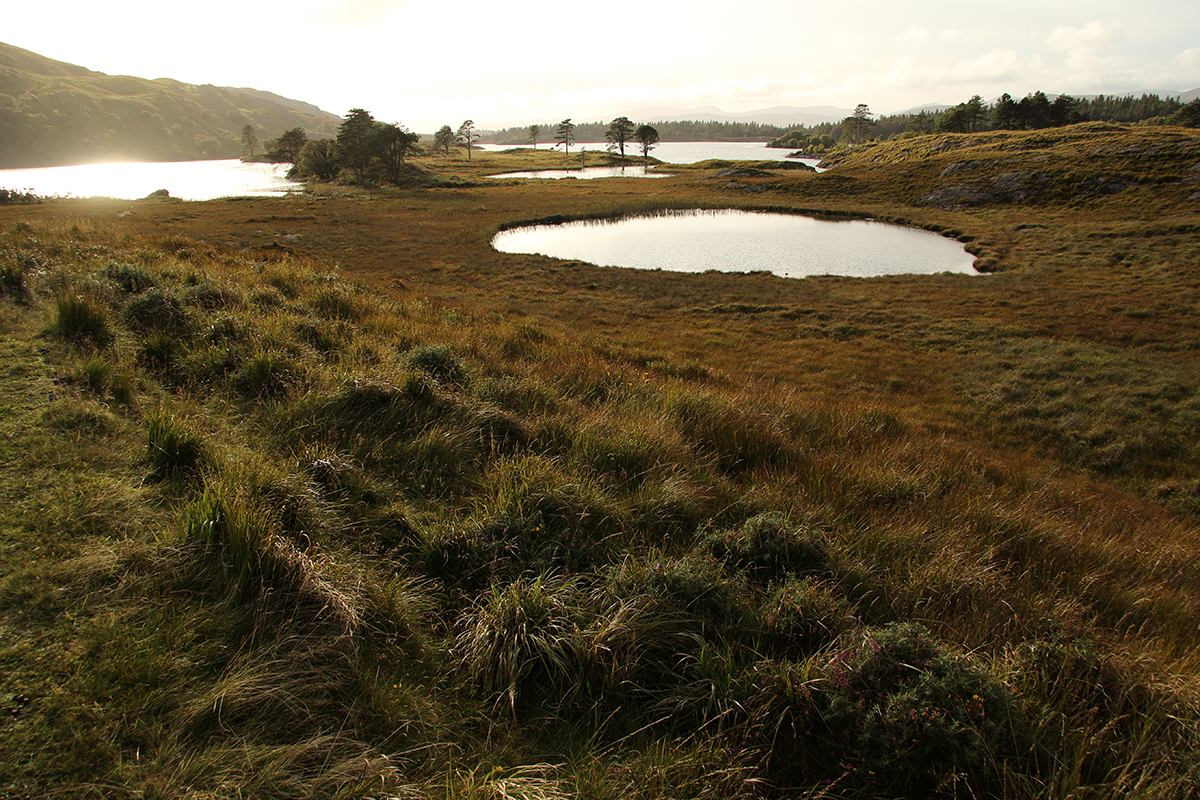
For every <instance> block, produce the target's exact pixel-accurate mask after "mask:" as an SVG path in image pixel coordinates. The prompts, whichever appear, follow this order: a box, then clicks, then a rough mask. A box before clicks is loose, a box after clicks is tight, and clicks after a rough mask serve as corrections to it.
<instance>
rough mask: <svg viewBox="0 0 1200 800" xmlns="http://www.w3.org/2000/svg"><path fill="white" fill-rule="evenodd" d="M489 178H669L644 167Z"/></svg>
mask: <svg viewBox="0 0 1200 800" xmlns="http://www.w3.org/2000/svg"><path fill="white" fill-rule="evenodd" d="M488 177H489V178H578V179H580V180H590V179H591V178H669V177H671V176H670V175H665V174H660V173H657V172H646V168H645V167H584V168H583V169H537V170H530V171H528V172H505V173H504V174H502V175H488Z"/></svg>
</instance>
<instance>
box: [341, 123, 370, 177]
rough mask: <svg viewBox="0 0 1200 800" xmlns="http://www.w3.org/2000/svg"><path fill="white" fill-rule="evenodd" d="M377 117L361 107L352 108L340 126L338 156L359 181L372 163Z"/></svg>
mask: <svg viewBox="0 0 1200 800" xmlns="http://www.w3.org/2000/svg"><path fill="white" fill-rule="evenodd" d="M374 130H375V118H374V117H372V116H371V115H370V113H368V112H366V111H364V110H363V109H361V108H352V109H350V113H348V114H346V116H345V118H344V119H343V120H342V124H341V125H340V126H338V134H337V157H338V161H339V162H341V164H342V166H344V167H346V168H347V169H349V170H351V171H353V172H354V175H355V178H356V179H357V180H358V182H359V183H362V181H363V180H364V179H365V178H366V174H367V166H368V165H369V164H370V163H371V155H372V154H371V134H372V132H373V131H374Z"/></svg>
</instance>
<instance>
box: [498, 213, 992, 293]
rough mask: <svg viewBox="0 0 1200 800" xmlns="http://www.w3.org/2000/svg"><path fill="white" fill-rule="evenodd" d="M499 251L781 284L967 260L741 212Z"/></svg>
mask: <svg viewBox="0 0 1200 800" xmlns="http://www.w3.org/2000/svg"><path fill="white" fill-rule="evenodd" d="M492 246H493V247H495V248H496V249H497V250H499V251H500V252H502V253H538V254H541V255H546V256H552V257H554V258H562V259H575V260H579V261H587V262H589V263H592V264H597V265H600V266H611V267H632V268H635V269H661V270H668V271H672V272H706V271H709V270H717V271H719V272H755V271H761V270H765V271H768V272H772V273H774V274H776V275H780V276H783V277H786V278H804V277H809V276H813V275H846V276H851V277H859V278H869V277H876V276H879V275H900V274H920V275H930V274H935V273H939V272H956V273H962V274H968V275H977V274H979V273H977V272H976V271H975V268H974V266H973V264H974V261H975V257H974V256H972V255H971V254H969V253H967V252H966V251H965V250H964V249H963V246H962V245H961V244H960V243H959V242H956V241H954V240H952V239H947V238H945V237H943V236H938V235H937V234H935V233H930V232H928V231H923V230H918V229H915V228H906V227H903V226H900V225H889V224H886V223H883V222H872V221H866V220H838V221H828V220H821V219H814V218H812V217H802V216H798V215H794V214H774V213H760V212H750V211H736V210H723V211H673V212H667V213H663V214H658V215H654V216H644V217H627V218H625V219H619V220H585V221H581V222H569V223H565V224H562V225H532V226H528V227H523V228H513V229H510V230H507V231H502V232H501V233H499V234H497V235H496V238H495V239H493V240H492Z"/></svg>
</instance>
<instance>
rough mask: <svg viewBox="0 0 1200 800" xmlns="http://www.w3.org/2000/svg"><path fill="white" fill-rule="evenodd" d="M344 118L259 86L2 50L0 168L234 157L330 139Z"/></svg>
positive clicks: (9, 47)
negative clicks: (150, 76) (253, 149)
mask: <svg viewBox="0 0 1200 800" xmlns="http://www.w3.org/2000/svg"><path fill="white" fill-rule="evenodd" d="M340 121H341V120H340V118H339V117H337V116H335V115H333V114H328V113H326V112H324V111H321V110H320V109H319V108H316V107H315V106H311V105H308V104H306V103H301V102H298V101H295V100H289V99H287V98H284V97H279V96H278V95H273V94H271V93H269V92H263V91H258V90H255V89H235V88H230V87H217V86H210V85H203V86H195V85H192V84H187V83H181V82H179V81H174V80H170V79H167V78H159V79H157V80H147V79H144V78H134V77H129V76H114V75H106V74H104V73H101V72H93V71H92V70H89V69H86V68H85V67H80V66H76V65H74V64H66V63H63V62H61V61H54V60H51V59H48V58H44V57H42V56H39V55H37V54H36V53H31V52H29V51H28V50H22V49H21V48H18V47H13V46H12V45H7V44H3V43H0V169H10V168H15V167H41V166H55V165H60V164H80V163H89V162H102V161H186V160H192V159H205V158H237V157H239V156H240V155H241V154H242V147H241V140H242V129H243V128H244V126H246V125H251V126H253V127H254V129H255V134H256V136H257V138H258V140H259V141H260V142H265V141H266V140H267V139H270V138H274V137H276V136H278V135H279V134H281V133H283V132H284V131H285V130H288V129H290V128H295V127H300V128H304V129H305V130H306V131H307V132H308V135H309V137H310V138H322V137H329V136H333V135H335V134H336V132H337V126H338V124H339V123H340Z"/></svg>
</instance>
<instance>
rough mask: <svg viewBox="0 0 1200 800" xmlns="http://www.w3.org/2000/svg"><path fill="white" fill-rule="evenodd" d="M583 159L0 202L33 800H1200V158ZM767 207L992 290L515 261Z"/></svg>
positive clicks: (9, 684) (1043, 144) (1118, 138)
mask: <svg viewBox="0 0 1200 800" xmlns="http://www.w3.org/2000/svg"><path fill="white" fill-rule="evenodd" d="M905 148H908V149H905ZM1098 156H1103V158H1101V157H1098ZM555 158H556V154H553V153H546V152H538V153H533V152H528V151H526V152H522V153H514V154H509V153H489V152H477V153H475V154H474V156H473V158H472V160H471V161H468V160H467V159H466V157H465V154H464V155H462V156H458V157H455V156H454V155H448V156H436V155H433V154H426V155H424V156H423V157H421V158H420V159H418V160H417V166H419V168H420V169H422V170H427V171H429V172H430V173H433V174H435V175H437V176H439V177H440V178H444V180H440V181H438V182H436V183H435V182H430V183H428V184H423V185H422V187H421V188H413V189H395V188H389V189H362V188H359V187H347V186H343V185H326V186H320V187H313V188H312V190H311V191H310V193H308V194H306V195H302V196H293V197H286V198H254V199H250V198H236V199H229V200H221V201H213V202H207V203H184V202H179V201H173V200H169V199H168V200H151V199H147V200H138V201H115V200H102V199H100V200H70V199H68V200H53V201H49V202H45V203H32V204H29V205H19V206H18V205H8V206H0V350H2V351H3V353H4V356H5V357H4V359H3V360H0V497H2V498H4V500H5V502H4V503H0V707H2V708H3V711H4V715H3V718H2V721H0V787H3V792H4V793H5V794H6V795H7V796H10V797H14V798H22V799H23V798H35V797H79V798H85V797H94V796H97V795H106V796H133V797H138V796H140V797H186V798H196V800H200V799H201V798H204V799H205V800H207V799H208V798H213V799H214V800H216V799H217V798H220V799H221V800H223V799H224V798H230V800H232V798H240V797H265V798H269V797H279V798H284V797H287V798H293V797H308V798H412V799H413V800H418V799H424V798H438V800H457V798H463V800H507V799H508V798H514V799H515V798H521V799H522V800H668V799H670V800H700V799H701V798H702V799H703V800H784V798H795V797H808V798H814V799H815V798H829V799H830V800H831V799H832V798H855V799H856V800H858V799H861V800H867V799H868V798H870V799H871V800H893V799H894V798H898V797H906V798H945V799H946V800H949V798H962V797H973V798H997V799H998V800H999V799H1000V798H1037V799H1038V800H1068V798H1071V799H1072V800H1078V798H1083V797H1088V798H1092V797H1095V798H1118V797H1131V796H1132V797H1147V798H1151V797H1153V798H1160V797H1161V798H1190V797H1196V796H1197V794H1200V771H1198V770H1200V656H1198V655H1197V653H1198V652H1200V651H1198V649H1197V645H1198V644H1200V635H1198V632H1197V628H1196V620H1197V619H1198V618H1200V579H1198V577H1197V572H1196V568H1195V565H1196V564H1197V563H1200V441H1198V440H1197V438H1196V435H1195V433H1196V430H1198V429H1200V359H1198V358H1197V354H1198V353H1200V321H1198V320H1197V317H1196V313H1195V312H1196V308H1197V307H1200V276H1198V275H1197V273H1196V270H1195V264H1196V261H1197V258H1198V257H1200V235H1198V233H1200V219H1198V218H1200V198H1198V197H1196V196H1194V195H1196V186H1195V184H1196V174H1197V165H1198V164H1200V135H1198V134H1197V132H1195V131H1188V130H1184V129H1154V130H1149V129H1137V130H1128V129H1122V128H1117V127H1112V126H1110V127H1104V128H1100V127H1096V126H1090V127H1089V126H1080V127H1077V128H1074V129H1065V130H1056V131H1053V132H1032V133H1005V134H1002V135H996V136H993V135H990V134H989V135H986V136H977V137H971V136H968V135H945V136H938V137H928V138H926V139H924V140H913V141H910V142H908V143H895V144H894V145H892V144H889V145H880V146H878V147H875V148H861V149H859V150H856V151H855V152H853V153H850V154H847V155H846V156H845V157H844V158H843V160H842V161H841V162H840V163H839V164H837V165H836V166H835V167H834V168H833V169H832V170H830V171H829V172H825V173H822V174H813V173H812V172H809V171H801V170H789V169H787V168H786V165H780V164H777V163H775V162H754V163H748V162H742V163H737V164H730V163H718V162H708V163H706V164H700V165H690V166H687V167H682V166H680V167H679V168H678V169H676V166H677V165H672V167H671V171H672V173H673V177H668V178H662V179H657V180H638V179H615V180H611V181H607V182H603V181H540V182H539V181H531V180H504V181H493V180H484V179H483V178H484V176H486V175H489V174H493V173H498V172H509V171H513V168H514V167H520V166H528V165H529V164H532V163H538V164H539V165H543V166H544V165H548V164H550V163H552V162H553V161H554V159H555ZM956 165H958V166H956ZM964 165H965V166H964ZM1013 172H1028V173H1029V174H1028V175H1026V176H1024V177H1023V178H1021V179H1020V182H1021V185H1026V184H1027V185H1029V186H1033V187H1042V188H1043V191H1041V192H1040V193H1039V194H1036V195H1033V194H1030V195H1026V196H1020V197H1019V196H1017V195H1016V194H1014V193H1010V192H1002V191H996V192H995V193H994V194H993V195H989V196H987V197H983V196H979V197H976V198H975V199H976V202H962V198H963V197H965V195H963V194H961V193H959V194H955V195H954V197H955V198H956V201H955V202H953V203H941V202H931V201H930V200H929V199H928V198H929V197H930V195H931V194H933V193H937V192H940V191H944V190H947V189H951V188H955V187H959V188H962V189H963V190H964V191H965V190H972V191H978V192H986V191H992V190H995V189H996V186H997V185H998V184H997V181H999V185H1000V186H1006V185H1008V184H1009V183H1012V182H1013V181H1014V180H1015V179H1012V178H1005V177H1004V176H1006V175H1010V173H1013ZM1036 175H1044V176H1045V178H1044V179H1043V178H1040V177H1038V178H1036V179H1035V176H1036ZM1105 176H1107V177H1110V178H1112V176H1117V177H1119V179H1120V180H1119V185H1118V186H1117V187H1116V188H1115V189H1114V190H1112V191H1100V192H1096V191H1092V188H1093V183H1094V180H1095V178H1097V177H1105ZM1112 180H1113V181H1114V182H1115V181H1116V179H1115V178H1112ZM934 196H935V198H936V197H940V196H941V195H936V194H935V195H934ZM731 206H732V207H742V208H750V207H772V208H776V209H791V210H802V209H807V210H808V211H810V212H811V211H823V212H825V213H827V214H829V215H831V216H865V217H875V218H883V217H887V218H891V219H904V220H907V221H909V222H910V223H912V224H916V225H920V226H922V227H926V228H938V229H941V230H943V231H945V232H948V233H950V234H951V235H953V236H956V237H958V238H959V239H960V240H962V241H964V242H969V244H970V245H971V246H972V247H976V248H977V249H979V251H980V253H981V254H983V257H984V258H987V259H989V262H988V263H989V267H990V268H991V269H992V270H994V271H993V272H992V274H989V275H975V276H970V275H948V274H945V275H933V276H911V275H909V276H904V275H899V276H890V277H884V278H879V279H869V280H855V279H847V278H838V277H823V278H810V279H805V280H785V279H781V278H777V277H775V276H772V275H770V274H767V273H765V272H752V273H744V274H741V273H738V274H734V273H728V274H726V273H701V274H684V273H668V272H664V271H654V270H646V271H633V270H622V269H613V268H601V267H596V266H593V265H590V264H586V263H582V262H576V261H571V262H568V261H561V260H557V259H551V258H545V257H542V256H536V255H518V254H504V253H498V252H497V251H495V250H494V249H492V248H491V247H490V244H489V242H490V239H491V237H492V236H493V235H494V233H495V232H496V231H497V230H498V229H499V228H501V227H502V226H506V225H511V224H515V223H519V222H521V221H523V220H525V221H528V220H532V219H538V218H548V217H550V216H552V215H560V216H564V217H565V216H595V217H601V216H606V215H613V214H618V213H621V212H625V213H637V212H641V213H648V212H654V211H656V210H661V209H665V208H697V207H701V208H703V207H708V208H714V207H731Z"/></svg>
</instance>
